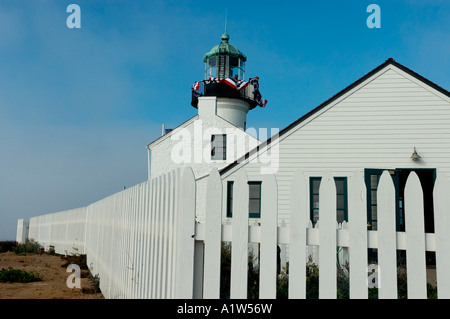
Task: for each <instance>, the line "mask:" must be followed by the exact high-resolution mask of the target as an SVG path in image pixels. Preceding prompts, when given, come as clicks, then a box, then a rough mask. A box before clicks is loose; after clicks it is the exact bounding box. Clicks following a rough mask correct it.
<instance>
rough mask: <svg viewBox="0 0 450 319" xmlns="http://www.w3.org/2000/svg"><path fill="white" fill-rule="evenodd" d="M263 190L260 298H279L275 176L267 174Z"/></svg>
mask: <svg viewBox="0 0 450 319" xmlns="http://www.w3.org/2000/svg"><path fill="white" fill-rule="evenodd" d="M261 187H262V190H261V257H260V258H261V259H260V282H259V297H260V298H262V299H275V298H276V297H277V235H278V234H277V229H278V227H277V226H278V187H277V181H276V178H275V175H273V174H265V175H263V178H262V185H261Z"/></svg>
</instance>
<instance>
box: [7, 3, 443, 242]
mask: <svg viewBox="0 0 450 319" xmlns="http://www.w3.org/2000/svg"><path fill="white" fill-rule="evenodd" d="M71 3H76V4H78V5H79V6H80V8H81V29H69V28H67V26H66V19H67V17H68V16H69V13H67V12H66V8H67V6H68V5H69V4H71ZM371 3H375V4H378V5H379V6H380V8H381V28H380V29H369V28H368V27H367V25H366V19H367V17H368V16H369V14H370V13H367V12H366V8H367V6H368V5H369V4H371ZM225 11H227V13H228V19H227V21H228V23H227V31H228V33H229V35H230V43H232V44H234V45H236V46H237V47H238V48H239V49H240V50H241V51H243V52H244V53H245V54H246V56H247V58H248V60H247V65H246V77H247V78H248V77H253V76H259V77H260V89H261V93H262V94H263V97H264V98H266V99H267V100H268V101H269V102H268V105H267V107H266V108H257V109H254V110H252V111H251V112H250V113H249V115H248V118H247V125H248V126H249V127H255V128H260V127H267V128H280V129H282V128H283V127H285V126H287V125H288V124H290V123H291V122H293V121H294V120H296V119H297V118H299V117H300V116H302V115H303V114H305V113H306V112H308V111H309V110H311V109H312V108H314V107H315V106H317V105H319V104H320V103H322V102H323V101H325V100H327V99H328V98H329V97H331V96H332V95H334V94H335V93H337V92H339V91H340V90H342V89H343V88H345V87H346V86H347V85H349V84H350V83H352V82H353V81H355V80H357V79H358V78H360V77H361V76H363V75H364V74H366V73H367V72H369V71H370V70H372V69H374V68H375V67H377V66H378V65H380V64H382V63H383V62H384V61H385V60H386V59H388V58H390V57H392V58H394V59H395V60H396V61H398V62H399V63H401V64H403V65H405V66H407V67H409V68H411V69H412V70H414V71H415V72H417V73H419V74H421V75H422V76H424V77H426V78H428V79H429V80H431V81H433V82H435V83H437V84H438V85H440V86H442V87H443V88H445V89H447V90H449V89H450V77H449V75H450V61H449V57H450V2H449V1H448V0H442V1H440V0H434V1H433V0H410V1H406V0H405V1H402V0H395V1H392V0H391V1H383V0H371V1H364V0H348V1H329V0H323V1H304V2H303V1H224V2H216V1H200V0H196V1H148V0H146V1H144V0H142V1H137V0H128V1H113V0H72V1H62V0H48V1H39V0H34V1H30V0H15V1H10V0H0V147H1V149H0V240H4V239H8V240H13V239H15V233H16V223H17V219H18V218H26V219H29V218H30V217H32V216H37V215H41V214H45V213H50V212H54V211H60V210H65V209H70V208H75V207H81V206H85V205H88V204H90V203H92V202H94V201H97V200H99V199H101V198H103V197H106V196H108V195H110V194H112V193H115V192H117V191H120V190H121V189H123V187H124V186H127V187H130V186H133V185H135V184H137V183H139V182H141V181H143V180H145V179H146V178H147V151H146V148H145V146H146V145H147V144H148V143H149V142H151V141H152V140H154V139H155V138H157V137H158V136H159V135H160V134H161V125H162V123H165V125H166V127H175V126H177V125H179V124H180V123H182V122H184V121H185V120H186V119H188V118H190V117H192V116H194V115H195V114H196V109H194V108H193V107H191V106H190V98H191V95H190V94H191V92H190V88H191V85H192V84H193V83H194V82H196V81H198V80H202V79H203V71H204V65H203V61H202V59H203V55H204V54H205V53H206V52H207V51H209V49H211V47H213V46H214V45H216V44H218V43H219V41H220V36H221V34H222V33H223V31H224V20H225Z"/></svg>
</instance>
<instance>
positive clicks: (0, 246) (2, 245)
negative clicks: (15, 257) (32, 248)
mask: <svg viewBox="0 0 450 319" xmlns="http://www.w3.org/2000/svg"><path fill="white" fill-rule="evenodd" d="M17 245H18V244H17V242H16V241H13V240H4V241H0V253H6V252H7V251H13V249H14V248H15V247H17Z"/></svg>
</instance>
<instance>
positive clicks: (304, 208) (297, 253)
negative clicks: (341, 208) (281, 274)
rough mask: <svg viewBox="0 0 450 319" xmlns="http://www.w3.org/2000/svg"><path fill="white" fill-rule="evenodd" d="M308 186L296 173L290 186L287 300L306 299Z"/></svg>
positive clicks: (299, 174) (299, 173)
mask: <svg viewBox="0 0 450 319" xmlns="http://www.w3.org/2000/svg"><path fill="white" fill-rule="evenodd" d="M307 212H308V186H307V183H306V179H305V176H304V175H303V172H301V171H299V170H298V171H296V172H295V173H294V176H293V178H292V184H291V211H290V213H291V217H290V226H289V237H290V238H289V252H290V256H289V285H288V289H289V298H297V299H304V298H306V229H307V228H308V226H307V224H306V221H307V220H308V221H309V218H308V214H307Z"/></svg>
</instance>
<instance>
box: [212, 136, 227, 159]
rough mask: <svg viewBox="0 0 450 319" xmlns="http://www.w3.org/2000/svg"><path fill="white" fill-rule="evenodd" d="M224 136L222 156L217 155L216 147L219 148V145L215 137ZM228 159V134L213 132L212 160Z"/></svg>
mask: <svg viewBox="0 0 450 319" xmlns="http://www.w3.org/2000/svg"><path fill="white" fill-rule="evenodd" d="M219 135H221V136H222V155H223V156H222V157H215V156H216V154H215V152H216V151H215V150H216V148H218V146H216V144H215V143H214V142H215V139H216V136H219ZM226 159H227V135H226V134H211V160H212V161H225V160H226Z"/></svg>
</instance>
